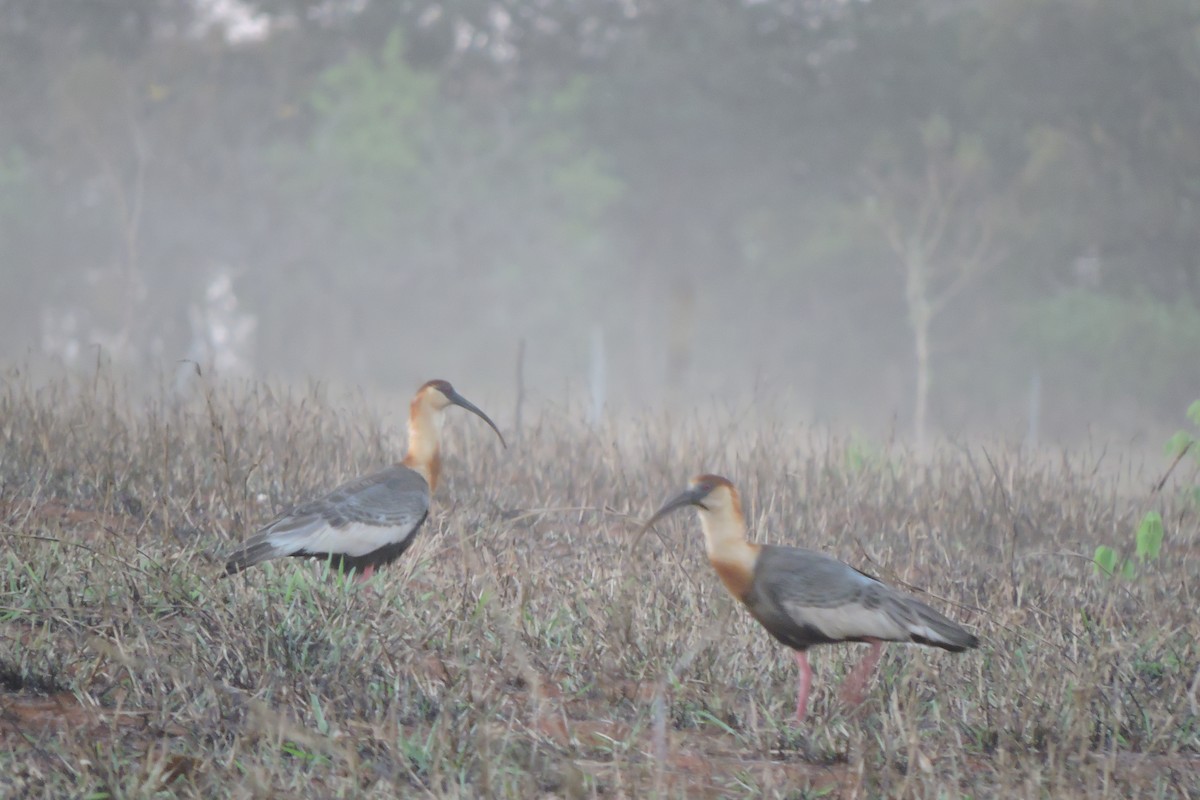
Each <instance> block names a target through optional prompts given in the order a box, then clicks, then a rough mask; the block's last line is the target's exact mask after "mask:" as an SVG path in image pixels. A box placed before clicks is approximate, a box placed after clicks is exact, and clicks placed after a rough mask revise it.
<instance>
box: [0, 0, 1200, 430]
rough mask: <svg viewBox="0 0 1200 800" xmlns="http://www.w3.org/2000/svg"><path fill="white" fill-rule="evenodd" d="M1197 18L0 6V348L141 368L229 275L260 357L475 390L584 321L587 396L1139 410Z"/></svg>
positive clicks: (955, 7)
mask: <svg viewBox="0 0 1200 800" xmlns="http://www.w3.org/2000/svg"><path fill="white" fill-rule="evenodd" d="M1198 42H1200V5H1197V4H1196V3H1195V2H1194V0H1146V1H1145V2H1138V3H1131V2H1128V0H1079V1H1078V2H1072V3H1056V2H1042V1H1041V0H988V1H987V2H972V1H968V2H964V0H887V1H886V2H882V1H878V2H842V1H841V0H774V1H772V0H764V1H762V2H740V3H739V2H729V1H728V0H692V1H691V2H678V1H677V0H676V1H672V0H623V1H622V2H616V1H614V0H573V1H571V2H568V1H567V0H548V1H546V0H526V1H525V2H521V1H519V0H462V2H450V3H447V2H433V0H429V1H428V2H425V1H424V0H414V1H413V2H385V1H384V0H354V2H351V1H350V0H241V1H240V2H235V3H226V4H218V3H208V2H204V0H198V2H194V3H179V2H171V1H170V0H126V1H125V2H111V3H47V2H44V1H43V0H0V108H3V109H4V112H3V116H4V122H3V124H2V125H0V276H2V277H3V279H4V283H5V285H6V286H7V287H9V290H7V291H4V292H0V337H2V338H0V341H3V342H4V343H5V347H4V354H5V355H7V356H13V357H19V356H20V355H21V353H23V352H25V351H26V350H28V349H31V348H32V349H34V350H38V349H42V348H50V349H54V348H56V347H61V346H62V342H64V341H67V340H72V341H74V340H78V341H80V342H83V343H84V344H86V343H89V342H91V341H96V340H98V341H102V342H104V343H106V345H107V347H108V348H109V349H110V351H115V352H116V355H118V356H119V357H123V358H126V359H128V360H130V361H135V362H139V363H143V364H145V365H147V366H154V365H156V364H158V363H167V364H169V363H171V362H172V361H174V360H175V359H176V358H180V357H183V356H184V355H186V354H187V353H188V352H189V341H188V339H189V336H190V333H189V325H188V319H189V316H188V312H189V309H190V308H194V306H195V305H196V304H197V303H199V302H201V301H202V298H203V296H204V293H205V291H206V287H209V286H210V285H212V282H213V280H214V276H215V275H218V274H224V273H228V274H230V275H232V276H233V286H234V291H235V292H236V296H237V298H238V302H239V304H240V307H241V308H242V309H245V310H247V311H249V312H251V313H253V315H254V316H255V317H256V318H257V327H256V328H255V329H254V330H255V335H256V339H255V345H254V347H255V350H256V355H257V368H258V369H259V370H260V371H263V372H269V373H272V374H275V375H283V376H295V377H302V376H306V375H320V376H336V377H338V378H340V379H342V380H347V381H357V382H369V383H375V384H379V385H382V386H385V387H387V386H398V388H402V389H404V390H408V389H411V388H412V387H411V386H410V384H411V383H412V382H413V380H414V378H415V377H419V378H420V379H424V378H425V377H428V376H429V375H434V374H437V375H442V373H443V372H445V371H446V369H448V368H451V367H452V370H451V371H452V372H453V373H454V374H446V375H445V377H448V378H452V379H455V380H465V378H463V377H461V376H463V375H465V374H466V373H467V372H468V371H471V372H472V374H474V375H476V376H478V377H477V380H478V381H479V382H480V383H491V384H493V385H496V386H505V385H509V384H510V383H511V380H512V377H511V376H512V370H513V360H514V358H515V353H516V348H517V342H518V340H520V339H525V340H526V341H527V342H528V358H527V363H528V366H529V372H530V376H529V381H530V385H531V386H533V387H538V386H547V385H550V386H551V388H550V389H545V390H543V391H544V393H545V394H548V395H552V394H553V392H554V391H557V390H558V387H559V386H561V385H562V383H563V381H564V378H566V379H572V380H582V379H583V378H584V377H585V376H586V374H587V365H586V359H587V353H588V351H589V342H590V341H591V337H592V336H593V335H594V334H593V332H594V331H595V330H597V329H598V330H600V331H602V332H603V336H604V338H605V342H606V348H605V352H607V353H608V354H609V358H610V362H611V363H610V365H609V368H608V375H609V381H610V385H611V386H612V394H613V397H614V399H616V400H638V399H645V398H651V397H664V396H668V392H675V393H677V395H676V396H677V397H686V396H687V395H688V394H689V393H692V394H698V395H701V396H704V397H706V398H712V397H740V396H749V395H751V394H752V393H753V392H755V391H757V390H758V389H757V388H756V387H760V388H761V387H762V386H764V385H765V386H766V387H767V388H770V389H772V390H782V391H785V392H787V393H790V394H791V395H792V396H794V397H795V398H797V399H799V400H800V401H801V402H802V403H803V404H804V407H806V408H807V409H808V410H809V412H810V415H811V417H812V418H813V419H815V420H817V421H835V422H844V421H860V422H865V423H867V424H871V425H885V424H888V422H887V421H888V420H891V419H893V418H898V419H899V420H900V422H901V424H902V426H903V427H905V428H908V427H910V426H915V427H916V428H917V429H918V431H920V430H923V429H924V428H925V427H926V426H928V427H929V428H930V429H931V430H942V431H949V432H953V431H957V430H975V429H980V428H994V427H995V426H997V425H999V426H1001V427H1002V428H1004V429H1006V430H1011V431H1021V430H1023V429H1024V426H1025V425H1026V424H1027V421H1028V417H1029V415H1030V413H1031V411H1030V409H1031V408H1032V407H1036V409H1037V411H1036V414H1035V415H1036V416H1037V418H1038V419H1039V421H1040V425H1041V429H1042V430H1043V431H1044V432H1047V433H1050V434H1054V435H1068V436H1074V435H1078V434H1081V433H1083V432H1085V431H1086V429H1087V426H1088V425H1089V424H1090V425H1093V426H1096V425H1101V426H1119V428H1120V429H1121V430H1123V431H1124V430H1130V429H1139V428H1142V427H1143V426H1157V425H1164V424H1165V425H1170V424H1173V423H1174V422H1176V421H1179V420H1181V419H1182V414H1183V410H1184V409H1185V408H1186V407H1187V404H1188V402H1189V401H1190V400H1193V399H1195V398H1196V397H1197V396H1200V379H1198V377H1197V376H1200V366H1198V365H1200V312H1198V310H1197V309H1198V307H1200V45H1198V44H1197V43H1198ZM194 316H195V315H194V314H193V317H194ZM72 337H74V338H72ZM76 349H78V348H76ZM447 365H449V366H447Z"/></svg>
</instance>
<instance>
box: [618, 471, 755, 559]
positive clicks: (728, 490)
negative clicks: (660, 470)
mask: <svg viewBox="0 0 1200 800" xmlns="http://www.w3.org/2000/svg"><path fill="white" fill-rule="evenodd" d="M686 506H695V507H696V510H697V511H699V512H700V521H701V523H702V524H704V525H705V527H706V528H707V527H708V525H709V524H714V523H718V522H724V521H727V520H732V521H735V522H736V524H739V525H740V524H741V521H742V501H741V498H739V497H738V492H737V489H735V488H733V484H732V483H731V482H730V481H729V479H728V478H722V477H721V476H720V475H697V476H696V477H695V478H692V480H691V482H690V483H689V484H688V487H687V488H686V489H684V490H683V491H681V492H679V493H678V494H676V495H675V496H673V497H672V498H671V499H669V500H667V502H665V503H663V504H662V507H661V508H659V509H658V511H655V512H654V516H652V517H651V518H650V519H649V521H647V522H646V524H645V525H643V526H642V528H641V530H639V531H638V533H637V537H636V539H635V540H634V547H636V546H637V543H638V542H639V541H641V538H642V535H643V534H645V533H646V531H648V530H650V528H651V527H652V526H653V525H654V523H656V522H658V521H659V520H660V519H662V518H663V517H665V516H666V515H668V514H670V513H671V512H672V511H675V510H677V509H680V508H684V507H686Z"/></svg>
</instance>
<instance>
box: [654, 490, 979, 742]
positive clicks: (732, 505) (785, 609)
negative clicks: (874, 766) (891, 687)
mask: <svg viewBox="0 0 1200 800" xmlns="http://www.w3.org/2000/svg"><path fill="white" fill-rule="evenodd" d="M686 506H695V507H696V509H697V510H698V511H699V514H700V526H701V528H702V529H703V531H704V541H705V545H706V549H707V551H708V560H709V562H710V563H711V564H712V566H713V569H715V570H716V572H717V575H718V576H719V577H720V578H721V582H722V583H724V584H725V588H726V589H727V590H728V591H729V593H730V594H731V595H733V596H734V597H735V598H737V599H738V600H739V601H741V603H742V604H743V605H744V606H745V607H746V610H747V611H749V612H750V615H751V616H752V617H754V619H756V620H757V621H758V622H759V624H760V625H762V626H763V627H764V628H766V629H767V632H768V633H769V634H771V636H773V637H774V638H775V639H776V640H777V641H779V642H781V643H782V644H784V645H787V646H788V647H790V648H791V649H792V650H794V651H795V657H796V664H797V666H798V667H799V668H800V677H799V687H798V692H797V698H796V719H797V721H800V722H803V720H804V716H805V713H806V711H807V708H808V696H809V690H810V689H811V688H812V669H811V668H810V667H809V665H808V649H809V648H810V647H812V646H813V645H818V644H834V643H837V642H865V643H869V644H870V645H871V649H870V651H869V652H868V653H867V655H866V656H865V657H864V659H863V660H862V662H861V663H860V664H859V665H858V666H857V667H855V668H854V670H853V671H852V672H851V673H850V674H849V675H848V676H847V677H846V680H845V682H844V683H843V686H842V692H841V697H842V699H843V701H846V702H850V703H858V702H861V700H862V690H863V685H864V684H865V681H866V679H867V677H868V676H869V675H870V674H871V672H872V671H873V670H874V668H875V665H876V663H878V661H879V656H880V653H881V651H882V648H883V642H915V643H917V644H923V645H930V646H933V647H940V648H942V649H944V650H949V651H951V652H954V653H957V652H961V651H963V650H966V649H967V648H973V647H977V646H978V645H979V640H978V639H977V638H976V637H975V636H974V635H973V634H971V633H970V632H968V631H967V630H965V629H964V628H962V627H961V626H959V625H958V624H956V623H954V622H952V621H951V620H949V619H947V618H946V617H945V616H943V615H942V614H940V613H939V612H937V611H935V610H934V609H933V608H930V607H929V606H928V605H926V604H925V603H923V602H921V601H920V600H918V599H917V598H915V597H912V596H911V595H908V594H905V593H903V592H900V591H897V590H896V589H893V588H892V587H890V586H888V585H886V584H884V583H882V582H880V581H878V580H876V579H875V578H873V577H871V576H870V575H867V574H866V573H864V572H860V571H859V570H857V569H855V568H854V567H851V566H849V565H847V564H844V563H842V562H841V561H838V560H837V559H835V558H832V557H831V556H828V555H825V554H824V553H819V552H816V551H815V550H806V549H804V548H800V547H787V546H781V545H769V544H755V543H753V542H748V541H746V523H745V519H744V517H743V515H742V504H741V499H740V498H739V497H738V492H737V489H735V488H734V486H733V484H732V483H730V482H729V480H728V479H726V478H722V477H721V476H719V475H700V476H698V477H696V478H693V479H692V481H691V483H690V484H689V486H688V488H686V489H684V490H683V491H682V492H680V493H679V494H677V495H675V496H674V497H672V498H671V499H670V500H668V501H667V502H666V503H665V504H664V505H663V506H662V508H660V509H659V510H658V511H656V512H655V514H654V516H653V517H651V518H650V520H649V521H648V522H647V523H646V524H645V525H643V526H642V528H641V530H640V531H639V532H638V539H639V540H640V538H641V536H642V535H643V534H644V533H645V532H646V531H647V530H649V529H650V527H651V526H652V525H654V523H656V522H657V521H658V520H660V519H661V518H662V517H664V516H665V515H667V514H669V513H671V512H672V511H675V510H676V509H679V508H684V507H686ZM635 546H636V542H635Z"/></svg>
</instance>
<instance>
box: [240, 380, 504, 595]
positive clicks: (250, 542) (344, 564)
mask: <svg viewBox="0 0 1200 800" xmlns="http://www.w3.org/2000/svg"><path fill="white" fill-rule="evenodd" d="M452 405H454V406H460V407H462V408H465V409H467V410H468V411H470V412H471V413H473V414H475V415H477V416H479V417H480V418H482V419H483V421H484V422H486V423H487V424H488V425H490V426H491V428H492V430H494V431H495V432H496V435H497V436H499V437H500V443H501V444H504V437H503V436H502V435H501V434H500V429H499V428H497V427H496V423H494V422H492V421H491V419H489V418H488V415H487V414H484V413H483V412H482V411H480V410H479V408H477V407H476V406H475V405H473V404H472V403H470V402H469V401H467V399H466V398H464V397H463V396H462V395H460V394H459V393H458V392H456V391H454V387H453V386H451V385H450V384H449V383H448V382H447V381H429V382H428V383H426V384H425V385H424V386H422V387H421V388H420V389H418V390H417V393H416V395H414V396H413V399H412V403H411V404H410V405H409V411H408V451H407V452H406V453H405V455H404V459H403V460H402V461H401V462H400V463H399V464H393V465H392V466H390V467H387V468H386V469H382V470H380V471H379V472H373V473H371V474H369V475H364V476H362V477H359V478H355V479H354V480H351V481H349V482H347V483H343V484H342V485H341V486H339V487H337V488H336V489H334V490H333V491H331V492H329V493H327V494H324V495H322V496H320V497H318V498H316V499H315V500H311V501H309V502H307V503H304V504H302V505H299V506H296V507H295V508H293V509H292V510H290V511H288V512H286V513H284V514H282V515H280V516H278V517H276V518H275V519H274V520H272V521H271V522H269V523H267V525H266V526H264V527H263V528H262V529H261V530H259V532H258V533H256V534H254V535H253V536H251V537H250V538H249V539H247V540H246V541H245V543H243V544H242V546H241V547H240V548H239V549H238V550H237V551H236V552H234V553H233V554H232V555H230V556H229V560H228V562H226V564H225V572H226V573H227V574H233V573H235V572H240V571H242V570H244V569H246V567H250V566H253V565H255V564H259V563H262V562H263V561H268V560H270V559H273V558H281V557H283V556H296V557H305V558H320V559H329V560H330V562H331V563H332V565H333V566H334V567H336V568H339V569H341V570H343V571H349V570H356V571H357V572H358V577H359V580H366V579H367V578H369V577H371V575H372V574H373V573H374V571H375V568H376V567H380V566H383V565H384V564H389V563H391V562H392V561H395V560H396V559H397V558H399V557H400V555H401V554H402V553H403V552H404V551H405V550H407V549H408V547H409V545H411V544H412V541H413V537H414V536H415V535H416V533H417V529H418V528H420V527H421V523H422V522H424V521H425V517H426V516H428V514H429V497H430V495H431V494H432V493H433V491H434V490H435V489H436V488H437V482H438V474H439V473H440V471H441V456H440V453H439V450H440V439H441V430H442V423H443V415H444V412H445V410H446V409H447V408H448V407H449V406H452ZM506 446H507V445H506Z"/></svg>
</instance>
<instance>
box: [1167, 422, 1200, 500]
mask: <svg viewBox="0 0 1200 800" xmlns="http://www.w3.org/2000/svg"><path fill="white" fill-rule="evenodd" d="M1187 418H1188V420H1189V421H1190V422H1191V423H1192V427H1193V428H1194V430H1183V429H1180V430H1178V431H1176V432H1175V434H1174V435H1173V436H1172V437H1171V438H1170V439H1168V440H1167V444H1166V447H1164V448H1163V449H1164V452H1165V453H1166V455H1167V456H1168V457H1170V458H1173V459H1175V463H1178V462H1179V461H1182V460H1183V457H1184V456H1186V455H1187V454H1188V453H1191V455H1192V460H1193V461H1195V462H1196V465H1197V466H1200V400H1197V401H1195V402H1194V403H1192V404H1191V405H1190V406H1188V410H1187ZM1190 496H1191V499H1192V502H1194V503H1196V504H1197V505H1200V486H1193V487H1192V488H1191V493H1190Z"/></svg>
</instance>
